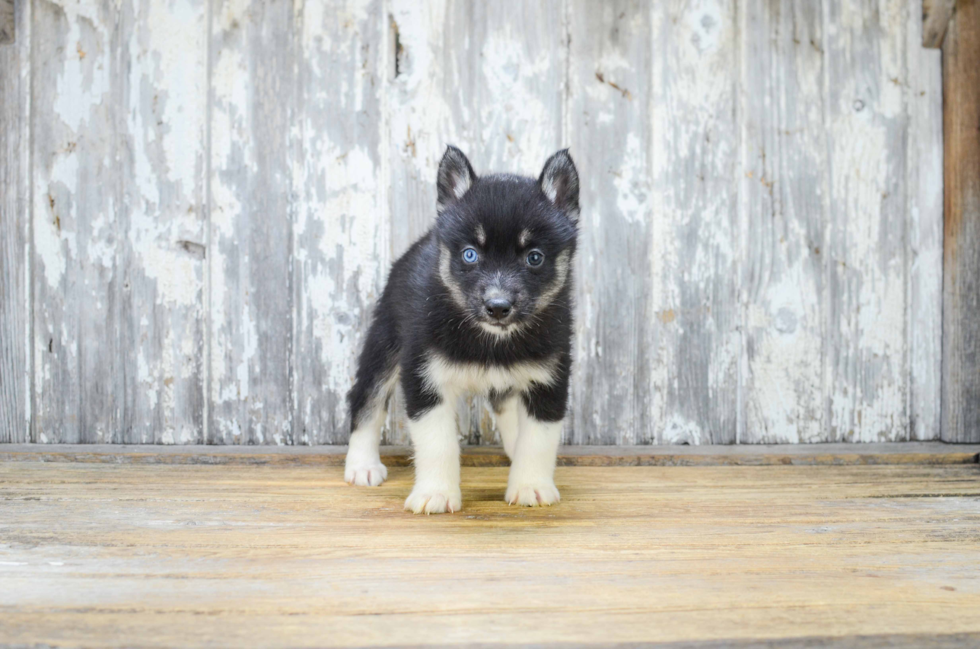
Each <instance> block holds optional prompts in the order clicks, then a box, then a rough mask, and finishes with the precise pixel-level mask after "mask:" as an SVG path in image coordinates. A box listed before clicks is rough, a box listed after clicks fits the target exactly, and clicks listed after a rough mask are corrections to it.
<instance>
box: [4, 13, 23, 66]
mask: <svg viewBox="0 0 980 649" xmlns="http://www.w3.org/2000/svg"><path fill="white" fill-rule="evenodd" d="M16 40H17V18H16V11H15V7H14V0H0V45H7V44H9V43H14V42H16ZM5 62H7V61H5ZM3 69H4V70H17V69H19V66H16V67H5V68H3Z"/></svg>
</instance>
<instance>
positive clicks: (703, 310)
mask: <svg viewBox="0 0 980 649" xmlns="http://www.w3.org/2000/svg"><path fill="white" fill-rule="evenodd" d="M9 4H10V0H0V7H3V6H5V5H9ZM12 23H13V24H14V26H15V27H16V30H15V32H14V33H13V34H10V35H6V34H4V33H3V32H2V31H0V75H2V76H0V163H2V165H0V208H2V210H3V212H2V215H3V222H2V232H0V262H2V272H3V277H2V280H0V285H2V290H3V294H2V296H0V298H2V299H0V308H2V309H3V311H2V312H0V326H2V330H0V335H2V340H0V368H2V374H0V379H2V386H0V441H8V442H10V441H13V442H17V441H34V442H41V443H45V442H47V443H51V442H118V443H122V442H126V443H168V444H169V443H176V444H194V443H202V442H206V443H214V444H325V443H343V442H344V441H345V439H346V436H347V423H346V413H345V407H344V394H345V392H346V390H347V389H348V387H349V385H350V383H351V380H352V376H353V371H354V366H353V360H354V358H355V354H356V353H357V350H358V346H359V344H360V341H361V339H362V336H363V333H364V331H365V328H366V324H367V322H368V319H369V317H370V312H371V307H372V304H373V302H374V300H375V298H376V297H377V296H378V294H379V291H380V289H381V288H382V286H383V282H384V279H385V274H386V271H387V268H388V267H389V265H390V263H391V262H392V260H393V259H395V258H396V257H397V255H398V254H400V253H401V251H403V250H404V249H405V248H406V247H407V246H408V245H409V243H410V242H411V241H412V240H413V239H414V238H415V237H417V236H419V235H420V234H421V233H422V232H424V231H425V230H426V228H427V227H428V226H429V224H430V223H431V221H432V220H433V218H434V215H435V210H434V206H435V190H434V176H435V169H436V164H437V161H438V158H439V156H440V155H441V153H442V151H443V149H444V147H445V145H446V143H455V144H457V145H459V146H460V147H461V148H463V149H464V150H465V151H466V152H467V153H468V154H469V156H470V158H471V160H472V161H473V163H474V165H475V166H476V167H477V170H478V171H481V170H500V171H512V172H522V173H529V174H536V173H537V172H538V171H539V169H540V167H541V165H542V163H543V162H544V160H545V159H546V158H547V156H548V155H549V154H550V153H552V152H553V151H554V150H556V149H558V148H560V147H564V146H569V147H571V151H572V154H573V156H574V157H575V160H576V162H577V164H578V166H579V169H580V172H581V174H582V192H583V196H582V203H583V206H584V211H583V230H582V238H581V248H580V249H581V253H580V256H579V258H578V263H577V266H576V273H577V282H578V289H577V302H578V306H577V313H578V336H577V341H576V346H575V355H576V366H575V380H574V388H573V396H572V401H571V414H570V416H569V420H568V425H567V428H566V437H567V441H569V442H570V443H591V444H596V443H613V444H661V443H663V444H666V443H691V444H706V443H733V442H738V443H761V442H766V443H769V442H789V443H796V442H818V441H901V440H929V439H938V438H940V436H941V431H940V388H941V380H940V374H941V360H942V359H941V357H942V353H941V347H942V346H941V336H942V283H943V275H942V263H943V258H942V255H943V136H942V133H943V131H942V76H941V61H940V52H939V51H938V50H927V49H923V48H922V47H921V41H922V33H921V30H922V15H921V5H920V0H874V1H869V0H863V1H854V0H785V1H779V0H771V1H766V0H738V1H736V0H670V1H665V2H657V1H652V0H650V1H647V2H625V1H618V0H617V1H604V2H596V1H594V0H553V1H548V2H517V1H513V2H483V1H478V0H471V1H458V2H438V1H435V0H433V1H426V2H417V1H415V0H404V1H403V0H367V1H358V0H349V1H342V0H293V1H292V2H283V1H279V0H276V1H271V0H269V1H262V0H212V1H210V2H207V1H205V0H114V1H111V2H110V1H108V0H105V1H101V2H100V1H96V0H81V1H78V0H16V2H15V3H14V10H13V19H12ZM11 31H14V30H11ZM8 36H9V37H8ZM461 422H462V428H463V430H464V431H465V432H466V433H467V434H468V436H469V441H470V442H473V443H492V442H493V441H494V440H493V437H494V435H493V430H492V426H493V421H492V417H491V416H490V415H489V413H488V412H487V410H486V409H485V408H484V407H483V406H482V404H480V403H473V404H470V405H469V406H466V407H463V408H462V409H461ZM388 440H389V441H393V442H404V440H405V434H404V430H403V428H402V427H401V426H399V425H398V424H397V422H395V423H393V425H392V427H391V430H390V431H389V432H388Z"/></svg>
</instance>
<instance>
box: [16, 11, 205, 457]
mask: <svg viewBox="0 0 980 649" xmlns="http://www.w3.org/2000/svg"><path fill="white" fill-rule="evenodd" d="M204 9H205V8H204V6H203V5H202V4H201V3H200V2H195V1H194V0H186V1H181V2H177V3H173V4H171V5H166V6H165V5H162V4H160V3H157V2H152V1H134V2H126V3H122V4H119V5H114V6H113V7H111V8H109V9H107V10H106V11H102V10H101V9H100V8H99V7H97V6H94V5H88V4H78V3H66V4H59V3H57V2H42V3H38V4H37V5H36V6H35V12H34V20H33V35H32V40H33V47H32V61H33V63H32V75H33V82H32V83H33V90H32V93H33V95H32V107H33V108H32V133H33V152H32V157H33V170H32V173H33V186H34V191H33V232H34V238H33V243H34V247H33V256H34V268H35V269H36V272H35V274H34V277H33V279H32V287H33V290H34V296H35V298H34V303H35V305H36V308H35V310H34V343H33V346H34V350H33V353H34V359H35V368H34V372H35V376H36V381H35V385H36V397H35V401H36V403H37V408H36V414H35V427H36V431H37V433H36V436H37V441H40V442H78V441H84V442H110V441H112V442H121V441H128V442H169V443H173V442H184V443H187V442H195V441H200V440H201V438H202V415H203V408H204V402H203V393H202V389H201V381H202V371H201V363H200V357H201V352H202V349H203V341H204V337H203V326H202V325H203V319H204V311H203V308H202V306H203V305H202V290H203V279H204V277H203V250H204V247H203V243H202V241H203V224H202V220H201V214H202V212H203V206H204V201H205V195H204V193H205V192H204V174H203V167H204V155H203V150H204V149H203V146H204V145H203V144H202V142H203V141H204V135H205V123H206V121H205V120H206V113H207V111H206V101H207V93H206V85H207V84H206V79H207V77H206V67H205V65H204V62H205V59H206V49H205V46H204V43H205V38H206V28H205V27H204V23H205V22H206V20H205V10H204Z"/></svg>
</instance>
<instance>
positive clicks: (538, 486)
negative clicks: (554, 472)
mask: <svg viewBox="0 0 980 649" xmlns="http://www.w3.org/2000/svg"><path fill="white" fill-rule="evenodd" d="M504 500H506V501H507V504H508V505H524V506H525V507H544V506H545V505H556V504H558V503H559V502H561V495H560V494H559V493H558V487H556V486H555V483H554V482H537V483H526V484H517V485H507V494H506V495H505V496H504Z"/></svg>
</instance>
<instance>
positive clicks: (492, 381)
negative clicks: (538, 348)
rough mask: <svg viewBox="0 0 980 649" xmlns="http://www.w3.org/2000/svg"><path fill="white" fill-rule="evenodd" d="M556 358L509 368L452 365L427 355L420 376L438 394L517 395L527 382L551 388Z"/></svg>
mask: <svg viewBox="0 0 980 649" xmlns="http://www.w3.org/2000/svg"><path fill="white" fill-rule="evenodd" d="M557 366H558V358H557V357H555V358H551V359H548V360H546V361H543V362H540V363H528V362H525V363H515V364H514V365H511V366H510V367H500V366H496V365H481V364H479V363H453V362H450V361H449V360H447V359H445V358H444V357H442V356H440V355H438V354H434V353H433V354H430V355H429V360H428V361H427V362H426V364H425V366H424V367H423V370H422V377H423V379H424V380H425V382H426V383H427V384H428V385H429V387H430V388H432V389H433V390H435V391H436V392H438V393H439V394H440V395H442V397H443V399H444V400H445V399H446V397H447V396H452V397H456V396H461V395H464V394H467V393H469V394H486V393H487V392H489V391H490V390H496V391H497V392H506V391H507V390H510V389H514V390H515V391H517V392H522V391H524V390H526V389H527V388H528V387H529V386H530V385H531V383H540V384H542V385H551V384H552V383H553V382H554V380H555V370H556V369H557Z"/></svg>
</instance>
